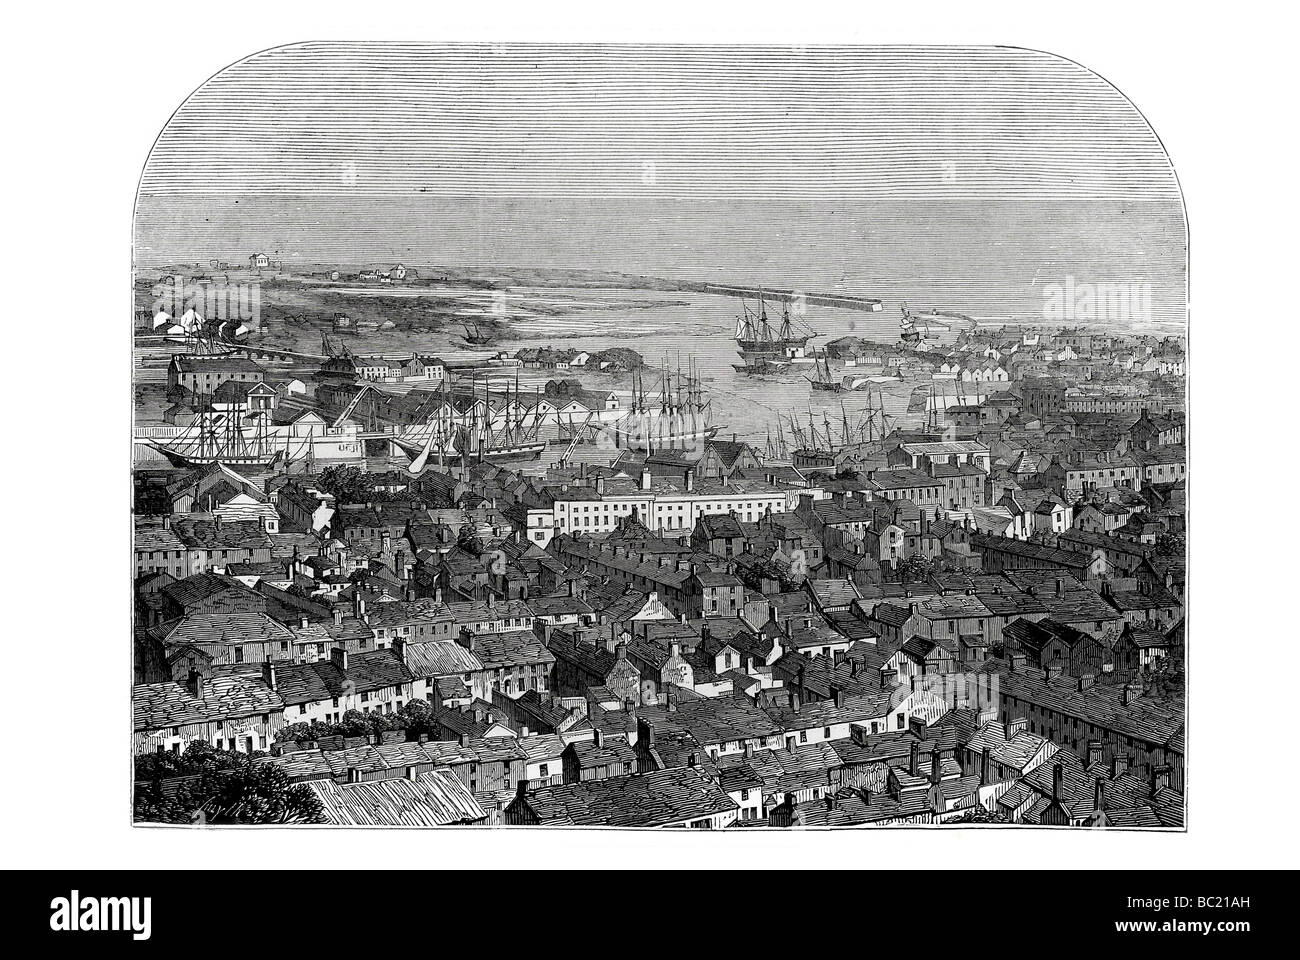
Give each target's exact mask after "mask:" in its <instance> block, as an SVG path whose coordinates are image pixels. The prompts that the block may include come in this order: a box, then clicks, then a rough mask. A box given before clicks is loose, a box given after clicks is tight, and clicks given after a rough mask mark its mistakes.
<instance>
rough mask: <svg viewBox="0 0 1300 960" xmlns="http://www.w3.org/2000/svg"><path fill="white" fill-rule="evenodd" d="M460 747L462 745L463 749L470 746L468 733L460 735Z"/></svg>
mask: <svg viewBox="0 0 1300 960" xmlns="http://www.w3.org/2000/svg"><path fill="white" fill-rule="evenodd" d="M460 745H461V746H462V747H468V746H469V734H468V733H462V734H461V735H460Z"/></svg>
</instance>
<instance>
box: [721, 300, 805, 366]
mask: <svg viewBox="0 0 1300 960" xmlns="http://www.w3.org/2000/svg"><path fill="white" fill-rule="evenodd" d="M740 310H741V314H740V316H739V317H737V318H736V333H735V340H736V343H737V344H738V345H739V346H740V351H741V353H742V354H754V355H758V356H765V357H787V358H793V357H796V356H802V354H803V350H804V345H805V344H807V343H808V341H809V340H811V339H812V338H813V337H815V336H817V334H816V333H814V332H813V331H811V330H809V331H807V333H804V334H802V335H800V334H797V333H796V332H795V330H794V326H793V324H792V323H791V321H790V305H789V304H788V303H787V304H784V305H783V306H782V309H781V325H780V326H779V327H778V328H777V329H776V330H775V331H774V330H773V329H772V325H771V323H769V322H768V319H767V306H766V304H765V303H764V300H763V295H762V294H761V293H760V294H759V297H758V313H757V314H754V313H751V312H750V309H749V307H748V306H746V305H745V302H744V301H743V300H742V301H741V302H740ZM747 359H748V357H747Z"/></svg>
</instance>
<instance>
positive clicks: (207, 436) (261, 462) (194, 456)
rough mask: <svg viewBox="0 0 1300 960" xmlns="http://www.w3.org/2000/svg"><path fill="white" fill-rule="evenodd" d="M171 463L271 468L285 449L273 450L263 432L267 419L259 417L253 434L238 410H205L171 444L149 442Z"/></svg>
mask: <svg viewBox="0 0 1300 960" xmlns="http://www.w3.org/2000/svg"><path fill="white" fill-rule="evenodd" d="M149 446H151V447H153V449H155V450H157V451H158V452H159V453H161V454H162V455H163V456H164V457H166V458H167V459H168V461H170V462H171V463H172V465H173V466H177V467H182V468H187V469H188V468H193V467H203V466H208V465H209V464H213V463H224V464H225V465H226V466H228V467H231V468H232V469H244V470H270V469H272V468H273V467H274V466H275V465H276V464H277V463H278V462H279V461H280V459H281V458H283V457H284V455H285V451H284V450H279V449H275V447H276V444H274V443H273V442H272V441H271V440H270V439H269V438H268V436H267V433H266V418H265V417H261V416H259V417H258V418H257V421H256V423H255V424H254V428H253V437H252V438H251V439H250V438H249V437H248V435H247V432H246V429H245V426H244V422H243V417H242V415H241V414H239V413H238V412H237V411H232V412H230V413H218V412H214V411H211V410H209V411H207V412H205V413H203V414H202V415H201V416H200V417H199V419H198V420H197V421H195V423H194V424H193V425H192V426H191V427H190V428H189V429H188V430H186V431H185V432H184V433H181V434H179V435H178V436H176V437H175V438H173V439H172V441H171V442H170V443H162V442H159V441H152V442H150V444H149Z"/></svg>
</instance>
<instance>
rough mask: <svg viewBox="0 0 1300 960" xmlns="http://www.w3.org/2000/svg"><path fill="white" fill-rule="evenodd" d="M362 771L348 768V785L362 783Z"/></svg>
mask: <svg viewBox="0 0 1300 960" xmlns="http://www.w3.org/2000/svg"><path fill="white" fill-rule="evenodd" d="M360 782H361V771H360V770H358V769H357V768H356V767H348V783H360Z"/></svg>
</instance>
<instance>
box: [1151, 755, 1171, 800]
mask: <svg viewBox="0 0 1300 960" xmlns="http://www.w3.org/2000/svg"><path fill="white" fill-rule="evenodd" d="M1169 774H1170V768H1169V764H1167V763H1162V764H1160V766H1158V767H1152V768H1151V792H1152V793H1153V794H1154V793H1155V792H1156V791H1157V790H1162V789H1164V788H1165V787H1168V786H1169Z"/></svg>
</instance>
